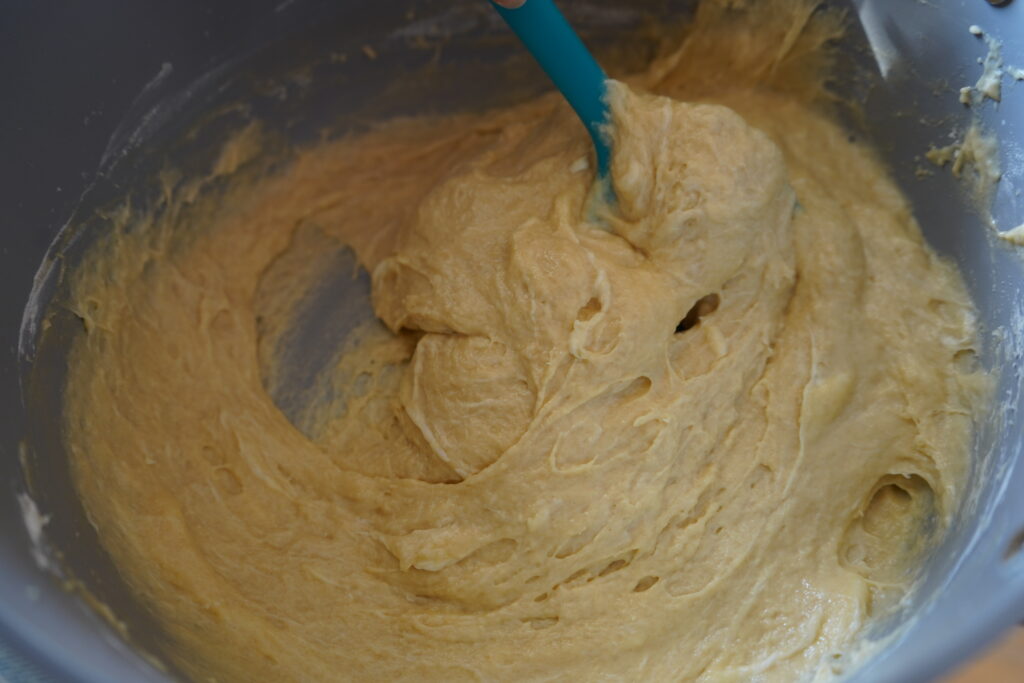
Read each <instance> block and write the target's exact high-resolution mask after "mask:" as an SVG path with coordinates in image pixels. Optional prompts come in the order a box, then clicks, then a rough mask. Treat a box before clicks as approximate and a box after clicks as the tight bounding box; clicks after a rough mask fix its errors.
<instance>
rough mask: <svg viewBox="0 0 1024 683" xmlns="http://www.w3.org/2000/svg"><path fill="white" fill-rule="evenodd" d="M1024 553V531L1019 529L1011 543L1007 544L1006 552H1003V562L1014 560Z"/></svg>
mask: <svg viewBox="0 0 1024 683" xmlns="http://www.w3.org/2000/svg"><path fill="white" fill-rule="evenodd" d="M1022 551H1024V529H1019V530H1018V531H1017V533H1016V534H1014V535H1013V538H1011V539H1010V542H1009V543H1007V544H1006V550H1005V551H1003V560H1005V561H1007V562H1009V561H1010V560H1012V559H1013V558H1015V557H1017V556H1018V555H1020V554H1021V552H1022Z"/></svg>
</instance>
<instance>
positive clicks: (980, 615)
mask: <svg viewBox="0 0 1024 683" xmlns="http://www.w3.org/2000/svg"><path fill="white" fill-rule="evenodd" d="M562 4H563V6H564V7H566V9H567V14H568V15H569V17H570V19H571V21H573V23H574V24H576V25H577V26H578V27H580V28H581V29H582V30H583V31H584V33H585V34H586V36H587V37H588V38H589V39H590V40H591V41H592V43H593V44H595V45H598V44H614V42H615V40H616V37H621V36H622V35H624V34H626V33H628V32H629V30H632V29H636V28H638V27H639V26H640V25H641V24H642V22H643V17H644V16H645V15H647V16H649V15H650V14H653V15H654V16H658V17H661V18H663V20H664V21H666V22H674V21H681V20H684V19H685V17H686V16H687V10H688V8H689V7H690V5H691V3H690V2H686V1H685V0H676V1H673V0H649V1H643V2H637V1H636V0H629V1H627V0H581V1H579V2H570V1H569V0H565V2H563V3H562ZM835 4H841V5H844V6H848V8H849V16H850V20H851V26H852V30H851V31H850V33H849V36H848V38H847V39H846V44H845V46H844V50H843V61H844V68H845V69H846V71H845V73H846V74H847V75H848V76H847V77H844V78H843V79H842V82H837V83H836V84H835V88H836V90H838V91H839V92H841V93H843V94H845V95H846V96H847V97H850V98H853V99H855V100H856V101H858V102H859V103H861V104H862V105H863V106H862V113H863V116H856V115H853V114H852V113H851V115H850V126H851V134H854V135H865V136H867V137H868V138H869V139H870V140H871V141H872V142H873V144H875V145H876V146H877V148H878V149H879V150H880V153H881V154H882V155H883V156H884V157H885V158H886V160H887V161H888V162H889V163H890V165H891V168H892V169H893V173H894V174H895V176H896V178H897V180H898V181H899V182H900V184H901V185H902V187H903V188H904V190H905V191H906V193H907V194H908V195H909V197H910V198H911V200H912V202H913V208H914V211H915V213H916V215H917V218H918V220H919V221H920V223H921V225H922V226H923V228H924V231H925V234H926V235H927V237H928V239H929V240H930V242H931V243H932V244H933V245H934V246H935V248H936V249H938V250H939V251H940V252H941V253H943V254H945V255H947V256H949V257H951V258H953V259H955V260H956V261H957V263H958V264H959V265H960V267H961V268H962V270H963V272H964V273H965V275H966V278H967V281H968V284H969V286H970V289H971V293H972V294H973V296H974V299H975V301H976V303H977V306H978V308H979V311H980V316H981V323H982V326H983V339H984V348H983V349H982V352H981V360H982V362H983V363H984V364H985V365H986V366H987V367H989V368H991V369H992V370H993V372H994V373H996V375H997V376H998V377H999V389H998V402H999V406H998V409H994V410H993V411H992V413H991V415H990V416H989V417H988V418H987V419H986V420H985V422H984V424H982V425H981V427H980V430H979V433H978V435H977V439H976V444H975V458H974V465H973V468H972V472H971V486H970V494H969V496H968V498H967V500H966V502H965V503H964V505H963V507H962V509H961V510H960V511H959V514H958V515H957V516H956V520H955V523H954V526H953V528H952V529H951V531H950V533H949V535H948V538H947V539H946V542H945V543H944V545H943V546H942V547H941V548H939V549H938V550H937V551H936V552H935V553H934V554H933V555H932V557H931V559H930V561H929V563H928V565H927V567H926V571H925V577H924V580H923V584H922V587H921V590H919V591H918V592H917V593H915V595H914V596H913V597H912V599H910V600H909V601H908V602H907V604H906V605H904V607H903V609H902V610H901V611H900V613H899V614H897V615H896V616H895V617H893V618H892V619H891V620H889V621H888V622H887V623H885V624H879V625H878V627H876V628H875V629H874V630H873V631H872V633H870V634H868V637H870V638H883V637H885V636H886V635H887V634H892V633H895V634H898V637H897V638H895V639H893V640H892V642H891V643H889V644H888V645H887V647H886V648H885V649H884V651H883V652H882V653H881V654H880V655H879V656H878V657H876V658H875V659H874V660H873V661H871V662H869V663H868V664H867V665H866V666H865V667H864V668H862V669H861V670H860V671H856V672H850V674H851V679H852V680H857V681H872V682H875V681H923V680H928V679H930V678H932V677H934V676H936V675H938V674H940V673H941V672H943V671H947V670H948V669H949V668H950V667H951V666H953V665H954V664H955V663H957V662H959V661H961V660H963V659H964V658H966V657H968V656H969V655H971V654H973V653H975V652H977V651H978V650H979V649H980V648H981V647H982V646H984V645H985V644H987V643H989V642H990V641H992V640H993V639H994V638H995V637H996V636H997V635H998V634H999V633H1000V632H1001V631H1002V630H1004V629H1005V628H1007V627H1008V626H1010V625H1011V624H1013V623H1014V622H1015V621H1017V620H1018V619H1020V618H1021V617H1022V616H1024V551H1022V546H1024V495H1022V492H1024V467H1022V466H1021V465H1020V462H1019V461H1020V460H1021V449H1022V446H1024V434H1022V425H1021V422H1020V421H1019V411H1018V410H1017V409H1018V407H1019V406H1020V402H1021V395H1020V383H1021V378H1020V366H1021V354H1022V350H1024V322H1022V321H1024V292H1022V289H1024V270H1022V261H1021V259H1020V255H1019V254H1018V253H1016V252H1015V251H1014V249H1013V248H1012V247H1010V246H1008V245H1006V244H1005V243H1003V242H1002V241H1001V240H999V239H998V238H996V237H995V235H994V234H993V231H992V230H991V229H990V228H989V227H988V226H987V225H986V223H985V221H984V220H983V219H982V217H981V216H980V215H979V214H978V213H977V212H976V211H975V210H973V209H972V208H971V205H970V202H969V201H968V199H967V195H966V194H965V193H964V191H963V188H962V187H961V186H960V184H959V183H958V182H957V181H956V180H954V179H953V178H952V177H951V176H950V174H949V173H948V172H945V171H938V170H937V169H936V172H934V173H932V174H930V175H929V174H927V173H925V174H921V173H920V171H921V167H922V164H923V163H924V162H923V161H922V159H921V157H922V155H923V154H924V152H925V151H926V150H927V149H928V148H929V146H931V145H936V144H937V145H945V144H948V142H949V141H950V138H949V135H950V133H951V132H952V131H954V130H955V129H959V130H960V131H961V132H962V130H963V129H964V128H965V127H966V125H967V123H968V121H969V118H970V117H971V116H972V115H974V114H973V113H972V112H971V111H969V110H967V109H965V108H964V107H963V106H962V105H961V104H959V102H958V101H957V93H956V89H957V88H958V87H959V86H961V85H966V84H969V83H973V82H974V81H975V80H976V78H977V76H978V75H979V73H980V69H981V67H980V66H979V64H978V61H979V58H981V57H983V56H984V55H985V50H986V48H985V44H984V43H983V41H982V40H980V39H979V38H976V37H974V36H972V35H971V34H970V33H969V32H968V26H969V25H972V24H977V25H979V26H981V27H982V28H984V29H985V30H986V31H988V32H990V33H991V34H992V35H994V36H995V37H996V38H1001V39H1003V40H1004V41H1005V42H1006V43H1007V44H1006V46H1005V48H1004V52H1003V57H1004V59H1005V60H1006V62H1007V63H1010V64H1015V65H1018V66H1021V67H1024V45H1022V44H1020V43H1019V42H1018V43H1015V41H1014V40H1013V39H1014V38H1015V37H1018V36H1022V35H1024V1H1022V0H1018V1H1017V2H1012V3H1009V4H1008V5H1006V6H1003V7H994V6H991V5H990V4H989V3H988V2H986V0H928V1H927V2H924V1H921V2H916V1H912V0H903V1H901V2H896V1H894V0H853V1H852V2H837V3H835ZM413 9H414V10H415V12H413V13H412V14H409V12H410V10H413ZM410 17H411V18H410ZM416 45H419V47H416ZM423 45H428V46H431V48H430V49H423ZM364 46H369V48H370V49H366V48H365V47H364ZM437 46H442V47H437ZM435 48H436V49H435ZM332 53H333V54H335V55H341V54H346V55H348V56H349V57H348V58H347V59H345V60H341V59H332V58H331V54H332ZM516 54H519V48H518V46H517V45H516V44H515V43H514V42H513V41H512V40H511V39H510V38H509V35H508V33H507V32H506V31H505V29H504V28H503V26H502V25H501V24H500V23H499V21H498V20H497V19H496V18H495V16H494V15H493V13H492V12H491V10H490V9H489V8H488V7H487V6H486V4H485V3H484V2H483V0H458V1H456V0H419V1H416V2H413V1H404V0H391V1H389V2H376V1H375V0H207V1H201V0H191V1H186V0H181V1H179V2H176V3H167V2H163V1H162V0H120V1H118V0H93V1H92V2H89V3H80V2H72V1H71V0H59V1H55V2H47V3H38V2H33V1H32V0H12V1H11V2H8V3H5V4H4V6H3V7H2V8H0V93H3V98H4V106H3V107H0V150H3V154H2V155H0V225H2V226H3V239H2V242H0V282H2V284H3V289H4V291H5V295H4V296H3V297H2V298H0V337H2V339H0V349H2V353H0V380H2V381H0V406H2V407H3V410H2V411H0V450H2V453H3V456H2V458H0V480H2V481H3V484H4V485H3V489H2V491H0V679H2V678H4V677H6V678H8V679H10V680H12V681H23V680H24V681H33V680H62V681H63V680H72V681H95V682H101V681H102V682H109V681H142V682H144V681H165V680H168V677H169V676H173V675H174V674H173V672H170V673H165V672H161V671H159V670H157V669H156V668H154V667H153V666H152V665H151V664H150V663H149V660H148V659H147V657H145V656H143V655H141V654H140V653H142V652H157V651H158V650H159V643H160V633H159V631H158V629H156V627H155V626H154V624H153V623H151V621H150V619H149V617H148V616H147V614H146V612H145V611H144V610H142V609H141V608H140V607H139V606H138V605H136V604H135V603H134V602H133V601H132V599H131V597H130V596H129V595H128V593H127V591H126V590H125V587H124V585H123V583H122V581H121V579H120V578H119V577H118V574H117V572H116V570H115V569H114V568H113V566H112V565H111V562H110V559H109V558H108V557H107V556H106V554H105V553H104V552H103V551H102V550H101V549H100V547H99V545H98V543H97V539H96V535H95V531H94V530H93V528H92V527H91V526H90V525H89V523H88V521H87V520H86V519H85V517H84V514H83V512H82V508H81V506H80V504H79V503H78V501H77V499H76V497H75V495H74V492H73V489H72V487H71V484H70V481H69V478H68V472H67V462H66V457H65V454H64V451H63V447H62V444H61V441H60V438H59V433H58V428H57V424H58V420H57V419H56V411H57V410H58V409H59V396H60V389H61V382H62V377H63V373H64V362H63V355H62V352H63V351H64V350H65V349H66V348H67V343H68V340H69V339H70V338H71V337H72V336H73V335H74V334H76V333H77V330H78V329H79V327H80V325H79V323H78V322H77V321H76V320H74V319H73V317H72V316H70V315H69V314H63V315H62V314H60V312H59V302H60V298H61V296H62V293H63V291H64V288H65V287H66V283H65V282H64V280H63V273H64V270H65V268H66V266H67V265H69V264H73V263H74V261H75V259H76V258H77V257H78V256H79V255H80V254H81V252H82V250H83V249H85V248H86V247H87V246H88V245H89V243H90V242H91V240H92V239H93V238H94V237H95V235H97V234H100V233H101V232H102V231H103V229H104V220H103V218H102V213H98V210H101V209H102V208H103V207H104V206H108V205H110V204H111V203H112V202H116V201H118V200H119V199H120V198H122V197H123V195H124V194H125V193H126V192H131V193H132V196H133V198H134V199H135V200H137V201H141V202H145V201H146V200H147V197H148V196H149V194H148V193H152V192H153V191H154V190H153V185H152V182H151V181H152V178H153V174H154V173H155V172H156V171H158V170H159V169H160V168H162V167H164V165H165V164H167V163H173V164H174V165H176V166H179V167H183V168H185V169H188V168H190V167H194V168H201V167H204V165H205V164H207V163H208V161H209V159H210V157H211V155H212V154H213V153H214V151H215V150H216V148H217V147H218V145H217V140H219V139H220V138H221V136H223V134H224V132H225V131H226V130H229V129H232V128H236V127H237V126H238V125H239V124H240V123H242V122H244V120H246V119H247V118H258V119H260V120H262V121H264V122H266V125H268V126H269V127H270V128H271V129H273V130H277V131H279V132H280V133H282V134H283V136H285V137H286V138H287V139H288V140H289V141H291V142H292V143H297V144H301V143H304V142H309V141H312V140H314V139H316V138H317V136H318V135H320V134H321V132H322V131H324V130H327V131H329V132H331V133H334V134H337V133H341V132H345V131H347V130H353V129H358V128H359V127H360V126H365V125H366V124H367V122H370V121H373V120H379V119H380V118H382V117H387V116H392V115H396V114H402V113H413V112H416V111H433V112H440V111H450V110H457V109H462V108H466V107H472V106H474V105H477V106H478V105H480V104H481V103H485V102H486V103H488V104H496V103H500V102H503V101H506V102H507V101H514V100H517V99H521V98H523V97H525V96H527V95H529V94H531V93H535V92H539V91H540V90H542V89H545V88H546V87H547V84H546V82H545V81H544V79H543V77H542V76H541V74H540V72H539V71H538V70H537V69H536V68H535V67H533V66H532V65H530V64H529V62H528V61H527V60H526V59H523V61H522V65H523V68H521V69H515V70H514V73H516V74H518V75H517V76H516V77H515V78H509V77H508V76H507V75H498V74H499V71H498V70H499V68H500V65H501V64H503V63H506V62H507V59H508V58H509V56H511V55H516ZM520 58H521V57H520ZM521 59H522V58H521ZM502 73H503V74H504V72H502ZM238 102H245V103H246V106H245V107H244V108H234V109H224V108H221V109H220V111H221V112H222V113H221V115H219V116H206V117H205V118H204V117H203V113H204V112H209V111H211V110H212V109H213V108H216V107H219V106H220V105H224V104H228V103H238ZM977 112H978V114H977V115H979V116H980V117H981V120H982V121H983V122H984V124H985V125H986V126H987V127H988V128H989V129H991V130H993V131H995V132H996V133H997V134H998V135H999V138H1000V141H1001V149H1000V151H1001V156H1002V167H1003V172H1004V173H1003V178H1002V181H1001V182H1000V184H999V188H998V192H997V195H996V200H995V205H994V208H993V215H994V218H995V221H996V224H997V225H999V226H1000V227H1001V228H1003V229H1006V228H1009V227H1012V226H1015V225H1018V224H1021V223H1024V204H1022V202H1021V201H1019V199H1018V196H1019V193H1020V189H1019V188H1021V187H1022V186H1024V83H1022V84H1020V85H1011V84H1010V83H1009V82H1007V83H1006V84H1005V85H1004V97H1003V101H1002V102H1001V103H1000V104H999V105H998V106H996V105H994V104H992V103H989V104H987V105H986V106H984V107H982V108H980V109H977ZM195 126H198V129H197V130H198V133H197V134H196V135H194V136H193V137H192V138H190V139H188V140H183V139H182V133H183V131H186V130H189V129H190V128H194V127H195ZM190 165H194V166H190ZM97 166H98V170H97ZM919 176H921V177H919ZM69 215H70V216H71V219H70V220H68V221H67V223H66V225H67V226H68V228H67V229H65V230H63V231H61V227H62V225H65V223H64V220H65V219H66V217H67V216H69ZM58 233H59V234H58ZM51 243H52V244H51ZM44 256H45V258H44ZM40 264H42V265H40ZM33 274H36V277H35V280H34V281H33ZM353 286H354V287H365V281H363V282H362V283H361V284H358V283H357V284H356V285H353ZM351 294H352V295H353V296H351V297H350V298H352V299H353V300H355V299H356V298H358V295H359V292H352V293H351ZM30 295H31V298H30ZM26 302H28V303H27V308H26ZM51 303H52V304H56V305H57V306H58V313H57V314H56V315H54V316H53V317H52V319H51V320H50V322H51V323H52V324H51V325H50V326H49V327H48V328H47V329H46V330H45V333H44V329H43V328H44V326H42V325H40V321H41V316H42V313H43V310H44V308H45V306H46V305H48V304H51ZM354 308H356V309H358V308H359V306H354ZM354 314H358V311H356V312H355V313H354ZM77 582H81V584H82V585H85V586H86V587H88V589H89V592H90V594H91V595H93V596H95V598H96V599H97V600H98V601H99V602H98V603H93V604H99V605H103V606H106V607H104V608H103V609H106V608H109V609H111V610H113V613H114V614H116V615H117V618H118V619H119V620H120V621H121V622H122V623H123V624H124V626H125V627H126V629H127V633H128V634H130V638H129V640H125V639H124V638H123V637H122V635H121V634H120V633H118V632H117V631H116V630H115V629H113V628H112V627H111V626H109V624H108V622H107V621H106V620H104V619H102V618H100V617H99V616H97V614H96V611H95V610H94V609H93V608H92V607H90V606H89V605H88V604H86V602H85V601H83V600H82V598H80V597H76V596H75V594H73V593H70V592H68V591H66V590H64V588H66V587H67V586H68V585H69V584H76V585H77ZM904 627H905V628H904ZM129 641H130V644H128V643H129ZM1022 676H1024V672H1022Z"/></svg>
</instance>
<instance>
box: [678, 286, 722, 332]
mask: <svg viewBox="0 0 1024 683" xmlns="http://www.w3.org/2000/svg"><path fill="white" fill-rule="evenodd" d="M719 302H720V299H719V298H718V295H717V294H708V295H707V296H703V297H701V298H700V299H697V303H695V304H694V305H693V307H692V308H691V309H690V310H689V311H688V312H687V314H686V316H685V317H684V318H683V319H682V320H680V321H679V324H678V325H676V333H677V334H678V333H680V332H686V331H687V330H689V329H692V328H694V327H696V326H697V325H698V324H699V323H700V320H701V318H703V317H704V316H706V315H711V314H712V313H714V312H715V311H717V310H718V304H719Z"/></svg>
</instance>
